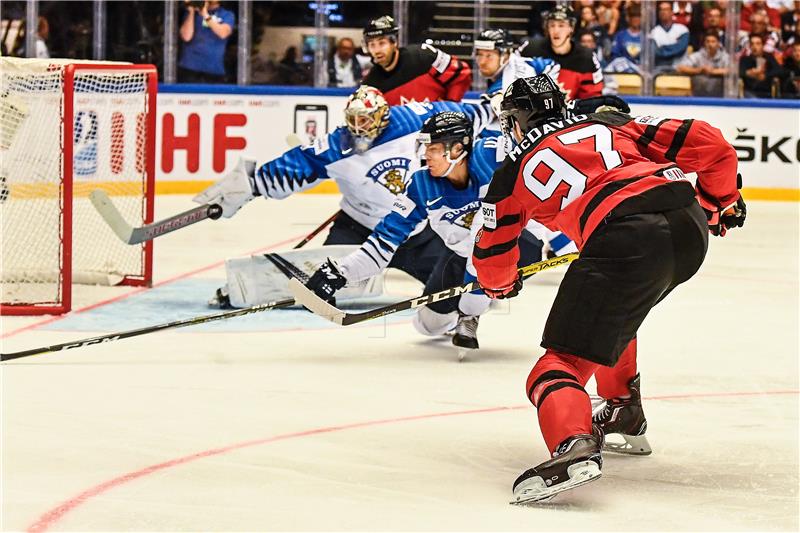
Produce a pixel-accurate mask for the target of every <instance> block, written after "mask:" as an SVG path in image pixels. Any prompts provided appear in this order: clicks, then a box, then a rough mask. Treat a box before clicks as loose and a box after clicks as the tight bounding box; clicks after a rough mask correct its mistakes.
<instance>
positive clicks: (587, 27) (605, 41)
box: [579, 5, 611, 65]
mask: <svg viewBox="0 0 800 533" xmlns="http://www.w3.org/2000/svg"><path fill="white" fill-rule="evenodd" d="M580 15H581V20H580V32H579V33H580V34H585V33H586V32H590V33H592V35H593V36H594V47H593V48H592V51H593V52H594V53H595V57H597V58H598V60H601V61H600V64H601V65H602V64H603V63H604V61H603V59H605V54H606V52H608V53H610V48H611V40H610V39H609V38H608V34H607V33H606V29H605V28H604V27H603V26H601V25H600V22H599V21H598V20H597V14H596V13H595V10H594V7H593V6H590V5H584V6H581V10H580Z"/></svg>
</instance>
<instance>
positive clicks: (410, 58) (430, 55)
mask: <svg viewBox="0 0 800 533" xmlns="http://www.w3.org/2000/svg"><path fill="white" fill-rule="evenodd" d="M399 30H400V28H399V27H398V26H397V24H395V22H394V19H393V18H392V17H390V16H388V15H385V16H383V17H379V18H377V19H374V20H372V21H370V23H369V25H368V26H367V27H366V28H364V46H365V47H366V49H367V52H369V55H370V57H371V58H372V63H373V64H374V65H373V67H372V69H370V71H369V72H368V73H367V75H366V76H365V77H364V80H363V81H362V83H363V84H365V85H370V86H372V87H375V88H376V89H378V90H379V91H381V92H382V93H383V96H384V98H385V99H386V101H387V102H388V103H389V105H401V104H405V103H407V102H410V101H417V102H422V101H434V100H452V101H454V102H459V101H461V98H462V97H463V96H464V93H466V92H467V90H468V89H469V87H470V85H472V68H471V67H470V66H469V64H468V63H465V62H464V61H461V60H460V59H458V58H457V57H452V56H451V55H450V54H447V53H445V52H442V51H441V50H438V49H436V48H434V47H433V46H431V45H429V44H424V45H422V46H420V45H411V46H405V47H402V48H401V47H400V46H398V43H397V34H398V32H399Z"/></svg>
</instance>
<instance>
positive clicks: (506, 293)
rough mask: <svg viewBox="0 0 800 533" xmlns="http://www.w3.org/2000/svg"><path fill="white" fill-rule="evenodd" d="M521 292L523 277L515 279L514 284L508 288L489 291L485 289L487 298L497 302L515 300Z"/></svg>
mask: <svg viewBox="0 0 800 533" xmlns="http://www.w3.org/2000/svg"><path fill="white" fill-rule="evenodd" d="M521 290H522V276H517V279H515V280H514V282H513V283H512V284H511V285H509V286H508V287H502V288H499V289H487V288H486V287H483V292H484V293H486V296H488V297H489V298H493V299H495V300H504V299H506V298H513V297H514V296H516V295H518V294H519V291H521Z"/></svg>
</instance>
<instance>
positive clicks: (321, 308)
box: [289, 253, 578, 326]
mask: <svg viewBox="0 0 800 533" xmlns="http://www.w3.org/2000/svg"><path fill="white" fill-rule="evenodd" d="M577 258H578V254H577V253H572V254H566V255H562V256H558V257H553V258H552V259H547V260H545V261H539V262H538V263H533V264H530V265H528V266H524V267H522V268H520V269H519V273H520V274H521V275H522V277H523V279H525V278H528V277H530V276H533V275H534V274H537V273H539V272H541V271H543V270H548V269H551V268H554V267H557V266H561V265H566V264H568V263H571V262H572V261H574V260H575V259H577ZM480 288H481V286H480V284H479V283H478V282H477V281H473V282H471V283H467V284H466V285H460V286H456V287H450V288H449V289H444V290H442V291H439V292H434V293H431V294H423V295H422V296H417V297H416V298H411V299H409V300H404V301H402V302H397V303H395V304H390V305H386V306H384V307H378V308H377V309H372V310H370V311H364V312H362V313H347V312H345V311H342V310H341V309H337V308H336V307H334V306H332V305H331V304H329V303H328V302H326V301H325V300H323V299H322V298H320V297H319V296H317V295H316V294H314V293H313V292H312V291H311V290H309V289H307V288H306V286H305V285H303V284H302V283H301V282H300V281H299V280H297V279H290V280H289V290H290V291H291V293H292V294H293V295H294V299H295V301H296V302H297V303H298V304H299V305H304V306H306V307H307V308H308V309H309V310H310V311H311V312H312V313H314V314H315V315H319V316H321V317H323V318H326V319H328V320H330V321H331V322H333V323H335V324H339V325H340V326H349V325H351V324H358V323H359V322H365V321H367V320H372V319H373V318H380V317H382V316H386V315H391V314H393V313H397V312H398V311H405V310H406V309H416V308H417V307H421V306H423V305H426V304H429V303H432V302H438V301H441V300H447V299H449V298H454V297H456V296H459V295H461V294H466V293H468V292H472V291H474V290H477V289H480Z"/></svg>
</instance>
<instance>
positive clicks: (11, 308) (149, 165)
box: [0, 62, 158, 315]
mask: <svg viewBox="0 0 800 533" xmlns="http://www.w3.org/2000/svg"><path fill="white" fill-rule="evenodd" d="M126 70H131V71H137V72H144V73H146V74H147V100H148V101H147V114H146V119H145V146H144V149H145V154H146V156H145V172H146V177H145V182H144V187H145V188H144V201H143V202H142V211H143V213H142V214H143V222H144V223H145V224H147V223H150V222H152V221H153V217H154V203H155V202H154V199H155V158H156V110H157V107H156V105H157V103H156V99H157V94H158V70H157V69H156V67H155V65H150V64H132V63H131V64H119V63H117V64H113V63H108V64H104V63H80V62H77V63H69V64H67V65H65V66H64V85H63V89H62V95H63V99H64V100H63V112H62V116H61V124H62V133H61V150H62V161H61V163H62V180H61V183H60V187H61V190H62V194H61V202H60V209H61V225H60V239H61V257H60V265H59V267H60V268H59V278H60V279H59V284H60V286H61V302H60V303H45V304H42V305H37V304H35V303H24V304H8V303H0V315H56V314H64V313H67V312H69V311H70V310H71V309H72V238H73V232H72V227H73V225H72V217H73V213H74V210H73V205H72V203H73V179H74V175H73V165H74V137H73V135H74V128H75V101H74V98H75V75H76V74H77V73H79V72H85V71H93V72H97V73H100V72H103V71H106V72H109V71H110V72H120V71H126ZM67 202H69V206H67ZM142 266H143V275H141V276H132V275H127V276H125V277H124V278H123V279H122V281H121V282H120V283H119V285H128V286H136V287H149V286H151V285H152V280H153V242H152V241H148V242H145V243H144V244H143V246H142Z"/></svg>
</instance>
